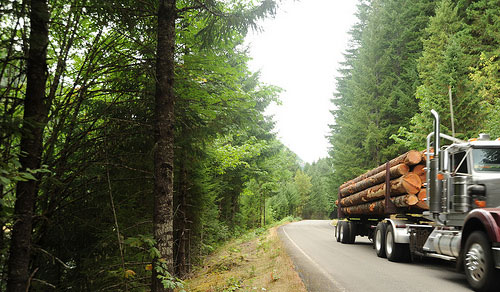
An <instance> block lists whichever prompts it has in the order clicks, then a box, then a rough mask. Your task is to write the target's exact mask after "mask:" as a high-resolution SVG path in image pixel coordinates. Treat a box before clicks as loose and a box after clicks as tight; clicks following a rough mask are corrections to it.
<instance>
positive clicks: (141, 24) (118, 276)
mask: <svg viewBox="0 0 500 292" xmlns="http://www.w3.org/2000/svg"><path fill="white" fill-rule="evenodd" d="M0 7H1V11H2V14H1V16H0V18H1V23H2V24H1V25H0V30H1V34H0V41H1V43H2V45H1V48H0V59H1V63H0V81H1V82H0V95H1V97H0V100H1V106H0V113H1V115H0V117H1V118H0V124H1V129H2V131H1V133H0V134H1V140H0V152H1V158H2V159H1V161H0V193H1V198H0V222H1V225H2V228H0V249H1V251H2V252H1V257H0V267H1V268H0V273H1V274H0V280H1V282H0V291H5V290H8V291H27V290H28V289H29V290H31V291H52V290H55V291H62V290H68V289H72V290H76V291H105V290H112V291H116V290H130V291H149V290H153V291H168V290H170V289H171V288H175V287H179V286H180V285H182V283H181V282H180V281H179V280H178V278H183V277H184V276H185V275H186V274H187V273H188V272H189V271H190V270H191V268H192V267H193V266H194V265H197V264H200V263H201V261H202V259H203V256H205V255H206V254H208V253H210V252H211V251H213V250H214V249H215V248H216V247H217V246H218V245H219V244H221V243H223V242H224V241H226V240H228V239H230V238H232V237H234V236H238V235H239V234H242V233H244V232H246V231H248V230H251V229H256V228H262V227H264V226H265V225H266V224H269V223H273V222H275V221H278V220H281V219H283V218H285V217H287V216H295V217H297V216H302V217H304V218H310V217H313V216H314V217H315V218H327V217H328V212H329V211H331V210H330V208H329V205H331V204H328V196H329V193H328V190H329V188H328V187H326V186H325V185H321V184H324V183H328V180H329V178H328V175H327V174H328V172H329V171H330V167H331V166H330V164H329V162H328V160H327V159H323V160H320V161H318V162H317V163H314V164H312V165H310V164H307V165H306V166H305V167H304V163H303V162H302V161H301V160H300V159H299V158H298V157H297V156H296V155H295V154H294V153H293V152H292V151H290V150H289V149H288V148H287V147H285V146H284V145H283V144H282V143H281V142H280V141H279V140H278V139H277V138H276V134H275V132H274V130H273V126H274V122H273V121H272V118H271V117H269V116H266V115H265V114H264V110H265V108H266V107H267V106H268V105H269V104H270V103H273V102H277V101H278V97H279V93H280V91H281V89H280V88H277V87H275V86H272V85H268V84H264V83H262V82H261V81H260V80H259V72H251V71H250V70H249V69H248V66H247V62H248V60H249V58H250V57H249V55H248V53H247V48H246V47H245V45H244V39H245V36H246V34H247V32H248V31H249V30H251V29H258V21H259V20H260V19H263V18H265V17H272V15H273V14H274V13H275V10H276V7H277V3H275V1H270V0H265V1H246V0H245V1H244V0H242V1H215V0H213V1H212V0H211V1H197V0H193V1H181V0H177V1H174V0H164V1H89V0H71V1H52V0H48V1H47V0H31V1H7V0H2V1H1V2H0ZM330 200H331V198H330Z"/></svg>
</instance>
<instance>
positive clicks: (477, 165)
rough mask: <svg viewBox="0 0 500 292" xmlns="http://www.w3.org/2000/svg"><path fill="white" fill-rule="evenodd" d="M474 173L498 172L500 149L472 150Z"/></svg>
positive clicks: (499, 168) (499, 169)
mask: <svg viewBox="0 0 500 292" xmlns="http://www.w3.org/2000/svg"><path fill="white" fill-rule="evenodd" d="M472 157H473V162H474V170H475V171H500V148H475V149H473V150H472Z"/></svg>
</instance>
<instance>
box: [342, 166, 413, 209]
mask: <svg viewBox="0 0 500 292" xmlns="http://www.w3.org/2000/svg"><path fill="white" fill-rule="evenodd" d="M421 186H422V183H421V182H420V178H419V177H418V175H416V174H414V173H407V174H405V175H404V176H402V177H400V178H397V179H393V180H391V189H390V193H391V196H397V195H401V194H410V195H415V194H418V192H419V191H420V188H421ZM384 197H385V182H384V183H381V184H379V185H376V186H373V187H371V188H368V189H365V190H363V191H361V192H358V193H356V194H353V195H351V196H349V197H345V198H342V199H341V200H340V203H341V205H342V207H348V206H354V205H359V204H364V203H366V202H371V201H376V200H380V199H382V198H384Z"/></svg>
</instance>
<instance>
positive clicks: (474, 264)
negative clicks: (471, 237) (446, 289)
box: [465, 243, 486, 281]
mask: <svg viewBox="0 0 500 292" xmlns="http://www.w3.org/2000/svg"><path fill="white" fill-rule="evenodd" d="M465 267H466V268H467V271H468V274H469V275H470V276H471V278H472V279H473V280H474V281H481V279H483V277H484V274H485V273H486V259H485V255H484V250H483V247H482V246H481V245H480V244H479V243H474V244H472V245H471V247H470V248H469V250H468V251H467V254H466V255H465Z"/></svg>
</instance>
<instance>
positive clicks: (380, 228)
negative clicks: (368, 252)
mask: <svg viewBox="0 0 500 292" xmlns="http://www.w3.org/2000/svg"><path fill="white" fill-rule="evenodd" d="M386 230H387V224H386V223H384V222H379V223H378V224H377V227H376V228H375V235H374V236H373V244H374V245H375V251H376V252H377V256H378V257H380V258H385V257H386V256H385V232H386Z"/></svg>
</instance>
